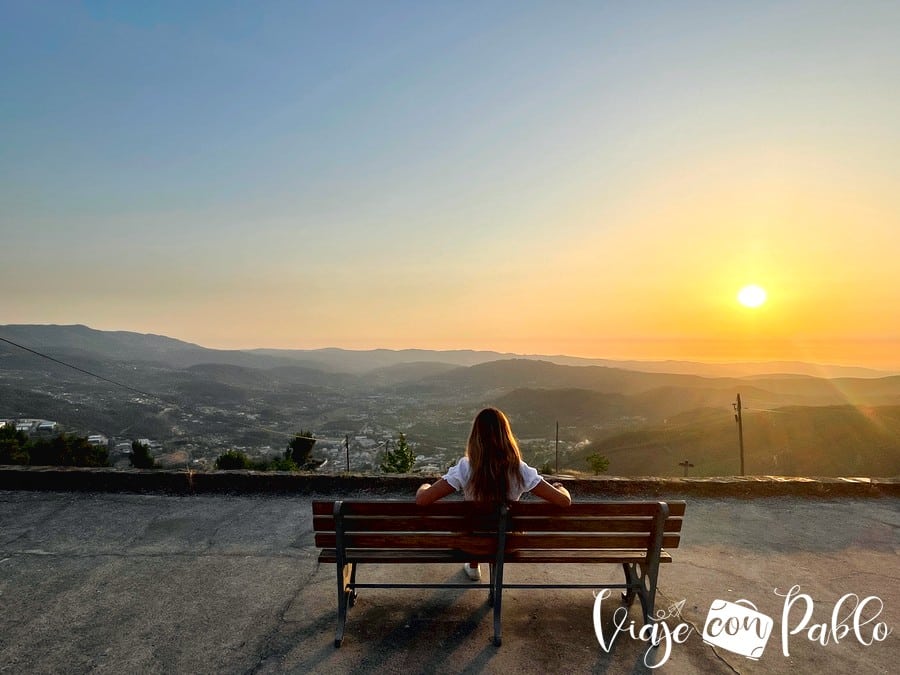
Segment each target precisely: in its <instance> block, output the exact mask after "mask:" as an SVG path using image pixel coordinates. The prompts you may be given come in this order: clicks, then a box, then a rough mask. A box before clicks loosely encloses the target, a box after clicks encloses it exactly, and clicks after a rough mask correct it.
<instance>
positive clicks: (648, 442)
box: [0, 325, 900, 475]
mask: <svg viewBox="0 0 900 675" xmlns="http://www.w3.org/2000/svg"><path fill="white" fill-rule="evenodd" d="M777 368H782V369H785V370H784V371H783V372H772V371H773V370H774V369H777ZM813 373H830V374H831V376H830V377H824V376H821V375H819V376H816V375H814V374H813ZM738 393H739V394H741V397H742V401H743V406H744V410H745V413H744V414H745V415H746V416H747V418H748V419H753V418H755V419H758V420H769V417H766V416H767V415H775V416H776V417H772V418H771V419H774V420H776V422H775V423H768V422H767V424H768V427H767V428H770V429H772V430H773V431H771V433H767V434H760V433H756V432H757V431H758V430H759V426H758V425H757V426H756V427H753V425H750V429H749V430H748V443H749V444H750V445H753V446H754V447H753V448H751V450H752V452H753V453H755V454H754V456H757V455H758V456H759V457H761V458H765V457H769V458H771V457H776V458H777V457H779V456H780V457H781V459H776V460H773V461H774V464H773V463H772V462H770V461H768V460H765V462H766V463H765V466H767V467H769V468H774V469H778V468H779V467H782V468H784V467H798V466H799V467H802V468H803V470H804V471H806V470H808V468H809V467H810V466H815V465H816V460H815V453H814V452H812V451H811V450H810V448H814V447H819V448H827V447H828V446H829V445H831V444H832V441H833V440H834V439H837V438H840V439H842V441H841V442H842V443H843V447H845V448H850V447H851V446H852V453H853V456H854V457H855V459H854V460H853V463H852V464H848V466H850V467H851V468H852V469H853V470H854V472H863V473H864V472H865V467H866V466H871V467H873V469H872V470H875V468H876V467H877V469H878V470H879V471H883V470H885V468H886V467H888V468H889V467H892V466H896V467H897V469H896V470H897V472H900V433H898V434H895V435H893V436H892V433H893V432H891V433H885V432H884V429H885V428H887V429H889V430H893V429H894V428H895V425H894V423H893V421H891V420H894V419H895V418H896V415H895V414H894V411H893V409H894V408H898V409H900V375H892V374H887V373H881V372H878V371H873V370H869V369H862V368H847V367H839V366H820V365H816V364H805V363H793V362H792V363H774V362H769V363H764V364H759V363H748V364H712V365H710V364H694V363H688V362H674V361H672V362H653V363H650V362H647V363H644V362H633V361H628V362H618V361H604V360H592V359H578V358H573V357H560V356H555V357H554V356H536V355H517V354H507V353H500V352H490V351H466V350H456V351H429V350H419V349H410V350H396V351H395V350H386V349H376V350H367V351H352V350H343V349H318V350H271V349H254V350H246V351H244V350H217V349H207V348H205V347H202V346H199V345H196V344H191V343H188V342H183V341H180V340H176V339H173V338H169V337H166V336H161V335H144V334H139V333H131V332H125V331H98V330H94V329H91V328H88V327H86V326H80V325H78V326H45V325H7V326H0V419H2V418H22V417H34V418H46V419H54V420H57V421H59V422H60V423H62V424H63V425H64V426H66V427H67V428H70V429H74V430H80V431H82V432H85V433H86V432H90V431H98V430H99V431H101V432H103V433H106V434H108V435H110V436H118V435H123V436H124V435H130V436H137V437H140V436H147V437H150V436H155V437H158V438H160V439H161V440H162V441H163V442H171V443H179V444H182V445H189V446H193V447H196V448H199V449H201V450H202V448H213V447H216V448H221V447H231V446H238V445H240V446H247V447H251V448H252V447H255V446H260V445H266V444H269V445H276V446H277V445H278V444H281V443H283V437H284V436H285V435H286V434H288V433H290V431H291V430H292V429H294V430H296V429H297V428H301V427H302V428H310V429H314V430H316V431H317V432H318V435H320V436H332V437H337V438H343V437H344V436H351V437H362V436H366V435H368V436H369V437H371V439H372V440H373V441H374V442H377V443H382V442H383V439H384V438H390V437H391V436H392V435H393V434H394V433H396V431H398V430H404V431H405V433H406V434H407V436H408V437H409V438H410V439H411V440H413V441H414V442H415V443H416V444H417V447H418V451H419V452H420V453H421V454H422V455H423V456H430V455H429V452H431V453H432V454H433V455H435V456H437V457H438V459H437V460H436V462H437V463H440V462H443V461H444V460H445V459H446V457H444V456H443V455H441V453H444V452H445V453H447V456H448V457H449V456H452V455H458V450H453V449H452V448H454V447H456V448H458V447H459V446H460V443H461V442H463V441H464V436H465V434H466V433H467V432H466V427H467V425H468V424H469V422H470V420H471V417H472V415H473V414H474V412H476V411H477V410H478V409H479V408H480V407H482V406H484V405H496V406H498V407H500V408H502V409H503V410H505V411H506V412H507V413H508V414H509V415H510V418H511V419H512V420H513V423H514V428H515V431H516V433H517V435H518V436H519V437H520V438H523V439H531V441H532V442H531V446H530V447H534V448H541V447H543V448H546V447H548V443H549V439H550V438H552V436H553V434H554V431H555V425H556V424H557V423H558V424H559V425H560V437H561V438H562V439H564V440H566V441H567V442H570V443H575V442H577V441H584V440H585V439H587V440H591V441H594V443H593V444H592V447H599V448H601V451H602V452H603V453H604V454H607V455H608V456H610V457H611V458H613V457H615V458H618V459H617V461H616V462H615V463H614V464H613V468H611V471H613V472H614V471H619V472H622V471H625V467H627V471H628V472H633V471H637V470H639V469H641V468H643V469H645V470H648V471H652V472H655V474H656V475H667V474H666V473H665V472H666V471H668V472H670V473H671V471H673V470H675V471H677V464H673V463H672V459H673V458H672V457H669V454H670V453H671V452H673V451H674V452H676V454H685V452H686V451H687V448H686V447H683V446H684V444H682V446H673V444H672V438H673V436H672V430H673V429H674V428H676V427H677V428H678V429H679V430H680V431H679V434H680V436H679V438H682V439H693V440H691V443H692V444H693V445H692V446H691V447H695V448H697V450H696V451H695V452H694V453H693V455H692V456H691V457H690V460H691V462H693V463H694V464H695V465H697V466H698V467H700V466H702V467H704V470H705V471H713V472H715V471H722V470H723V469H722V467H723V466H727V465H728V462H730V461H731V458H732V457H733V452H732V450H731V446H732V445H733V436H734V421H733V419H732V416H733V412H734V411H733V404H734V402H735V398H736V395H737V394H738ZM827 407H830V409H831V410H832V411H833V412H834V415H832V416H831V417H829V416H828V415H825V414H823V413H822V410H826V409H828V408H827ZM858 409H867V410H870V411H872V410H875V412H871V413H870V414H868V416H867V415H863V416H862V417H860V416H859V415H857V414H855V413H853V412H852V410H858ZM848 410H849V411H851V412H848ZM788 417H790V419H791V420H793V422H792V423H791V424H790V425H787V426H785V424H786V422H787V419H788ZM777 420H782V422H784V423H785V424H782V425H781V426H779V424H780V423H778V422H777ZM829 420H832V421H831V422H829ZM885 420H888V422H887V423H886V422H885ZM785 429H788V431H785ZM634 434H637V436H634ZM853 434H855V437H854V436H853ZM792 435H793V436H796V443H797V447H798V448H800V446H802V448H803V450H802V453H801V454H802V457H803V459H802V461H801V458H800V455H798V456H797V457H794V458H793V459H792V458H790V457H789V455H790V448H791V438H792ZM801 437H802V438H801ZM729 438H730V440H728V439H729ZM892 438H893V439H894V440H893V441H892V440H891V439H892ZM541 439H543V440H541ZM636 439H637V440H636ZM597 444H600V445H597ZM771 444H777V445H778V446H779V448H778V449H777V450H773V449H772V448H770V447H769V446H770V445H771ZM526 445H527V444H526ZM675 447H677V449H676V450H673V448H675ZM429 448H430V449H431V451H429ZM441 448H446V450H441ZM201 450H198V451H197V452H200V451H201ZM210 451H211V450H210ZM798 452H799V450H798ZM823 452H825V453H826V454H828V458H827V459H825V458H820V459H821V461H820V462H819V464H820V465H821V466H823V467H828V471H836V472H838V473H840V471H839V468H836V467H839V466H840V460H839V459H835V458H834V457H833V456H832V455H834V452H832V451H831V450H827V449H826V450H823ZM721 453H725V456H726V457H728V460H727V461H725V462H724V464H723V461H719V460H718V459H716V457H718V455H719V454H721ZM785 453H787V454H785ZM873 453H874V454H873ZM582 454H584V453H583V452H582ZM689 454H690V453H689ZM884 457H886V458H887V459H886V460H884V461H882V459H883V458H884ZM567 461H569V462H570V464H571V463H574V464H575V465H579V463H580V466H581V468H582V469H583V468H585V464H584V457H583V456H581V455H579V454H577V453H575V454H573V455H572V456H571V457H569V458H568V460H567ZM679 461H681V460H679ZM779 462H780V464H779ZM759 464H760V465H762V464H763V460H762V459H761V460H760V461H759ZM698 470H699V469H698ZM848 470H849V469H848ZM731 472H732V473H733V472H734V469H733V468H732V469H731ZM713 475H714V474H713Z"/></svg>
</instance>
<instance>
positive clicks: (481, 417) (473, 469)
mask: <svg viewBox="0 0 900 675" xmlns="http://www.w3.org/2000/svg"><path fill="white" fill-rule="evenodd" d="M458 490H461V491H462V493H463V495H464V496H465V498H466V499H468V500H472V501H479V502H494V503H499V502H504V501H518V499H519V497H521V496H522V494H523V493H525V492H530V493H531V494H533V495H535V496H537V497H540V498H541V499H544V500H546V501H548V502H550V503H551V504H557V505H559V506H569V504H571V503H572V497H571V495H569V491H568V490H566V488H565V487H563V485H562V484H561V483H553V484H552V485H551V484H550V483H548V482H547V481H545V480H544V479H543V478H541V476H540V474H538V472H537V470H536V469H534V468H532V467H530V466H528V465H527V464H526V463H525V462H523V461H522V453H521V452H520V451H519V444H518V443H517V442H516V438H515V436H513V433H512V428H511V427H510V425H509V420H508V419H507V417H506V415H504V414H503V413H502V412H501V411H500V410H498V409H497V408H485V409H484V410H482V411H481V412H479V413H478V414H477V415H476V416H475V421H474V422H472V431H471V433H469V442H468V443H467V444H466V454H465V456H464V457H462V458H461V459H460V460H459V461H458V462H457V463H456V465H455V466H452V467H451V468H450V470H449V471H448V472H447V473H446V474H445V475H444V476H443V477H442V478H441V479H440V480H438V481H436V482H435V483H434V484H433V485H430V484H428V483H424V484H423V485H421V486H420V487H419V489H418V490H417V491H416V504H421V505H424V504H431V503H432V502H436V501H437V500H438V499H441V498H442V497H446V496H447V495H449V494H453V493H454V492H456V491H458ZM465 568H466V574H467V575H468V576H469V578H470V579H472V580H476V581H477V580H478V579H480V578H481V570H480V568H479V567H478V563H467V564H466V566H465Z"/></svg>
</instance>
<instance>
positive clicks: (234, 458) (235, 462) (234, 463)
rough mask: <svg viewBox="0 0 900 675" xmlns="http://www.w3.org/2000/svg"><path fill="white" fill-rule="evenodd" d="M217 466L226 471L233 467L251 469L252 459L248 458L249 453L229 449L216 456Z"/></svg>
mask: <svg viewBox="0 0 900 675" xmlns="http://www.w3.org/2000/svg"><path fill="white" fill-rule="evenodd" d="M216 468H217V469H224V470H226V471H228V470H232V469H249V468H250V460H249V459H247V455H245V454H244V453H243V452H240V451H238V450H228V451H227V452H223V453H222V454H221V455H219V456H218V458H216Z"/></svg>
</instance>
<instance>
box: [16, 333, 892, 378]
mask: <svg viewBox="0 0 900 675" xmlns="http://www.w3.org/2000/svg"><path fill="white" fill-rule="evenodd" d="M0 337H5V338H7V339H9V340H12V341H13V342H17V343H19V344H21V345H24V346H26V347H30V348H31V349H34V350H36V351H40V352H43V353H47V354H50V355H52V356H56V357H57V358H63V357H65V358H66V359H77V358H90V359H94V360H100V361H110V360H115V361H127V362H134V363H136V362H150V363H158V364H161V365H165V366H167V367H170V368H186V367H189V366H195V365H200V364H212V363H215V364H224V365H234V366H243V367H246V368H261V369H267V368H268V369H271V368H276V367H279V366H300V367H304V368H308V369H310V371H313V370H320V371H325V372H341V373H350V374H364V373H369V372H371V371H373V370H378V369H383V368H390V367H393V366H398V365H405V364H414V363H420V364H423V363H437V364H444V365H445V366H464V367H467V366H475V365H480V364H484V363H489V362H493V361H500V360H527V361H543V362H548V363H554V364H557V365H563V366H579V367H580V366H596V367H605V368H612V369H618V370H628V371H637V372H644V373H658V374H672V375H694V376H702V377H717V378H718V377H734V378H743V377H751V376H754V377H756V376H766V377H767V376H771V375H772V374H779V375H780V376H781V375H786V374H791V375H808V376H814V377H817V378H835V377H852V378H876V377H883V376H885V375H888V374H890V373H885V372H881V371H877V370H872V369H868V368H857V367H846V366H829V365H819V364H810V363H800V362H793V361H770V362H761V363H720V364H709V363H695V362H687V361H633V360H631V361H627V360H626V361H614V360H610V359H587V358H580V357H572V356H564V355H555V356H545V355H537V354H529V355H520V354H510V353H506V352H495V351H475V350H465V349H462V350H446V351H434V350H426V349H400V350H391V349H372V350H347V349H337V348H325V349H250V350H224V349H209V348H206V347H202V346H200V345H196V344H193V343H190V342H184V341H181V340H176V339H174V338H170V337H166V336H163V335H153V334H142V333H134V332H128V331H99V330H94V329H92V328H88V327H87V326H82V325H69V326H58V325H4V326H0ZM0 358H5V359H9V360H8V361H4V362H3V363H14V362H16V363H20V362H22V360H23V359H29V358H36V357H34V356H29V355H28V354H27V353H26V352H23V351H22V350H17V349H16V348H14V347H12V346H11V345H8V344H6V343H2V342H0ZM420 370H421V372H423V373H425V374H430V373H428V372H427V371H425V370H424V369H420ZM415 371H416V369H415V368H414V369H413V370H412V371H411V373H412V375H414V376H416V375H417V373H416V372H415ZM433 372H440V369H436V370H435V371H433ZM396 374H397V371H395V373H394V375H396ZM394 375H391V374H390V373H386V374H385V377H384V378H381V379H382V380H383V382H385V383H389V382H395V381H397V378H396V377H395V376H394ZM410 379H414V377H411V378H410ZM375 381H376V382H377V381H379V378H378V377H376V378H375Z"/></svg>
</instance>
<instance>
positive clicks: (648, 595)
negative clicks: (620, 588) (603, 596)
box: [622, 563, 656, 624]
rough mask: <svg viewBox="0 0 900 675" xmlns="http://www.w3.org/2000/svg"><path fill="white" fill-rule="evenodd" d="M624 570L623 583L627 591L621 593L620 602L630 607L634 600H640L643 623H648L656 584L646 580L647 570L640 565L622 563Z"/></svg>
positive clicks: (651, 612) (651, 613)
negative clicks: (626, 586)
mask: <svg viewBox="0 0 900 675" xmlns="http://www.w3.org/2000/svg"><path fill="white" fill-rule="evenodd" d="M622 569H624V570H625V583H626V584H628V589H627V590H626V591H625V592H624V593H622V602H624V603H625V604H626V605H628V606H629V607H631V605H633V604H634V598H635V597H638V598H640V600H641V614H642V615H643V617H644V623H645V624H647V623H650V621H651V618H652V616H653V598H654V596H655V595H656V584H655V582H654V580H650V579H649V578H648V574H647V569H646V567H645V566H644V565H642V564H641V563H622Z"/></svg>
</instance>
